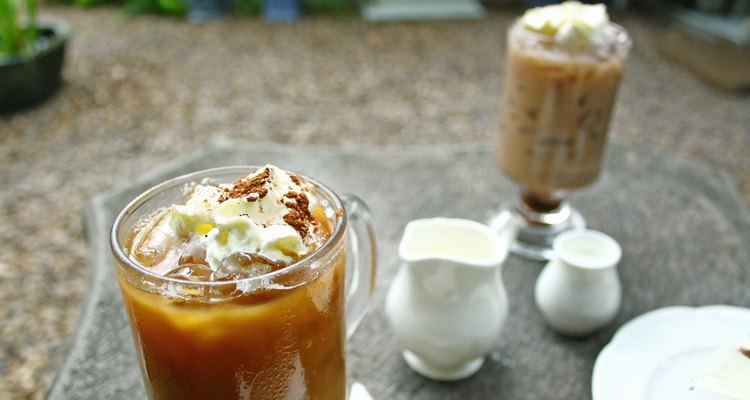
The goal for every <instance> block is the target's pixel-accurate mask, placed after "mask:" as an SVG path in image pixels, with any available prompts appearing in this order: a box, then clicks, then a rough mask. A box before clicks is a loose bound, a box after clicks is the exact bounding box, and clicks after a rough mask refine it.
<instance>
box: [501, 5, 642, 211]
mask: <svg viewBox="0 0 750 400" xmlns="http://www.w3.org/2000/svg"><path fill="white" fill-rule="evenodd" d="M507 43H508V52H507V58H508V60H507V70H506V82H505V91H504V95H503V102H502V117H501V127H500V140H499V145H498V152H497V160H498V165H499V166H500V168H501V169H502V171H503V172H504V173H505V174H506V175H507V176H508V177H510V178H511V179H512V180H513V181H515V182H516V183H518V184H519V185H520V186H521V188H522V192H523V194H524V201H525V203H526V205H527V206H529V207H531V208H533V209H536V210H538V211H549V210H552V209H554V208H556V207H558V206H559V203H560V201H561V200H562V199H563V198H564V197H565V195H566V193H567V192H569V191H570V190H573V189H578V188H581V187H585V186H588V185H590V184H591V183H592V182H593V181H594V180H595V179H596V178H597V176H598V175H599V171H600V170H601V164H602V158H603V155H604V150H605V144H606V140H607V132H608V127H609V121H610V117H611V115H612V109H613V105H614V101H615V95H616V93H617V87H618V84H619V82H620V77H621V75H622V70H623V64H624V62H625V59H626V57H627V52H628V49H629V43H630V42H629V38H628V36H627V34H626V33H625V32H624V30H622V28H621V27H619V26H618V25H616V24H613V23H611V22H609V19H608V16H607V12H606V9H605V8H604V6H603V5H601V4H599V5H582V4H581V3H578V2H572V1H569V2H565V3H563V4H559V5H553V6H547V7H543V8H536V9H532V10H529V11H527V12H526V14H525V15H524V16H523V17H521V18H520V19H518V20H517V21H516V22H515V23H514V24H513V26H512V27H511V28H510V30H509V31H508V41H507Z"/></svg>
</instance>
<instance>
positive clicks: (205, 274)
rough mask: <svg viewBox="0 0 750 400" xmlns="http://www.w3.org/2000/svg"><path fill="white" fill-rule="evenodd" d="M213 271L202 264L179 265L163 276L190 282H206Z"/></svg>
mask: <svg viewBox="0 0 750 400" xmlns="http://www.w3.org/2000/svg"><path fill="white" fill-rule="evenodd" d="M213 272H214V271H212V270H211V268H210V267H209V266H208V265H204V264H181V265H179V266H178V267H177V268H175V269H173V270H171V271H169V272H167V273H166V274H164V276H167V277H170V278H176V279H182V280H186V281H192V282H208V281H210V280H211V275H212V274H213Z"/></svg>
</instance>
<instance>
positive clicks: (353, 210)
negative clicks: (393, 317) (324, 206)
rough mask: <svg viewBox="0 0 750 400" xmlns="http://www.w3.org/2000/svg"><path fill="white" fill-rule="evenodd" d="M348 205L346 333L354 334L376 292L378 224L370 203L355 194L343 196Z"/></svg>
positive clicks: (346, 205) (342, 198)
mask: <svg viewBox="0 0 750 400" xmlns="http://www.w3.org/2000/svg"><path fill="white" fill-rule="evenodd" d="M339 197H340V198H341V202H342V203H343V205H344V210H345V211H346V215H347V218H348V219H349V226H348V227H347V230H346V234H347V249H346V250H347V251H346V288H345V294H346V337H347V339H348V338H349V337H351V336H352V334H354V331H355V330H357V326H359V323H360V322H361V321H362V318H363V317H364V316H365V313H366V312H367V308H368V306H369V304H370V299H371V298H372V295H373V293H374V292H375V273H376V247H375V225H374V224H373V222H372V214H371V213H370V210H369V209H368V208H367V205H366V204H365V203H364V202H363V201H362V200H360V199H359V198H358V197H356V196H353V195H351V194H342V195H340V196H339Z"/></svg>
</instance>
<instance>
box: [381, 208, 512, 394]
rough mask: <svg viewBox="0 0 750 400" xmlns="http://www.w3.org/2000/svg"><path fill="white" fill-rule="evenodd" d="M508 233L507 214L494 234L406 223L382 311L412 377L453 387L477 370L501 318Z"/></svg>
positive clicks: (462, 225) (468, 224) (450, 224)
mask: <svg viewBox="0 0 750 400" xmlns="http://www.w3.org/2000/svg"><path fill="white" fill-rule="evenodd" d="M514 234H515V231H514V228H513V225H512V217H511V215H510V214H509V215H508V221H507V229H505V230H503V231H502V233H501V234H498V233H497V232H495V231H493V230H492V229H490V228H489V227H487V226H485V225H483V224H480V223H478V222H474V221H469V220H464V219H450V218H430V219H420V220H414V221H411V222H409V224H407V226H406V229H405V230H404V235H403V238H402V239H401V243H400V245H399V257H400V259H401V265H400V268H399V270H398V273H397V274H396V276H395V278H394V280H393V282H392V283H391V286H390V288H389V290H388V294H387V297H386V308H385V311H386V315H387V317H388V319H389V321H390V323H391V326H392V327H393V330H394V331H395V333H396V336H397V337H398V339H399V342H400V344H401V348H402V351H403V355H404V359H405V360H406V363H407V364H408V365H409V366H410V367H411V368H412V369H413V370H415V371H416V372H417V373H419V374H421V375H423V376H425V377H427V378H430V379H435V380H440V381H452V380H458V379H463V378H466V377H468V376H470V375H472V374H474V373H475V372H476V371H477V370H479V368H480V367H481V366H482V364H483V363H484V357H485V355H486V354H487V353H488V352H489V351H490V350H491V349H492V348H493V347H494V345H495V344H496V343H497V340H498V338H499V336H500V331H501V328H502V327H503V324H504V323H505V319H506V317H507V315H508V298H507V294H506V292H505V287H504V286H503V282H502V278H501V266H502V264H503V261H505V258H506V256H507V255H508V249H509V245H510V242H511V240H512V239H513V236H514Z"/></svg>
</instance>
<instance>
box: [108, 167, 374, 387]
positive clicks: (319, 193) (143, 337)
mask: <svg viewBox="0 0 750 400" xmlns="http://www.w3.org/2000/svg"><path fill="white" fill-rule="evenodd" d="M347 210H348V211H347ZM350 218H351V219H350ZM370 221H371V218H370V216H369V212H368V211H367V208H366V207H365V206H364V204H363V203H362V202H361V201H360V200H358V199H356V198H354V197H351V196H341V197H339V196H337V195H336V194H334V193H333V192H332V191H330V190H329V189H327V188H326V187H325V186H323V185H322V184H320V183H318V182H316V181H314V180H312V179H310V178H307V177H304V176H302V175H299V174H295V173H291V172H287V171H284V170H282V169H280V168H277V167H275V166H272V165H266V166H265V167H260V168H255V167H229V168H219V169H212V170H206V171H201V172H197V173H194V174H190V175H186V176H182V177H179V178H175V179H172V180H169V181H167V182H164V183H162V184H160V185H157V186H156V187H154V188H152V189H150V190H148V191H147V192H145V193H143V194H142V195H140V196H139V197H138V198H136V199H135V200H134V201H133V202H131V203H130V204H129V205H128V206H127V207H126V208H125V209H124V210H123V211H122V212H121V213H120V215H119V216H118V217H117V219H116V221H115V224H114V226H113V229H112V236H111V244H112V250H113V253H114V256H115V268H116V275H117V279H118V281H119V284H120V288H121V291H122V296H123V300H124V303H125V308H126V311H127V314H128V317H129V319H130V324H131V329H132V333H133V338H134V340H135V345H136V350H137V354H138V358H139V362H140V365H141V371H142V373H143V378H144V382H145V386H146V392H147V393H148V396H149V398H150V399H154V400H163V399H181V400H188V399H196V400H197V399H216V400H221V399H264V400H265V399H310V400H313V399H321V400H329V399H330V400H344V399H345V390H346V368H345V365H346V364H345V358H344V342H345V340H346V337H347V332H351V331H352V330H353V329H354V326H355V324H356V323H357V322H358V321H359V319H360V318H361V316H362V314H363V312H364V309H365V307H364V305H365V304H366V303H367V299H368V298H369V296H370V294H371V293H372V288H373V277H374V267H375V265H374V261H375V258H374V255H375V253H374V238H373V235H372V232H373V230H372V225H371V222H370ZM347 238H351V239H353V240H351V243H352V244H351V245H348V244H347V242H348V240H347ZM347 260H349V261H350V262H349V263H348V264H347ZM349 274H351V275H349ZM347 281H349V284H348V285H347Z"/></svg>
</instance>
